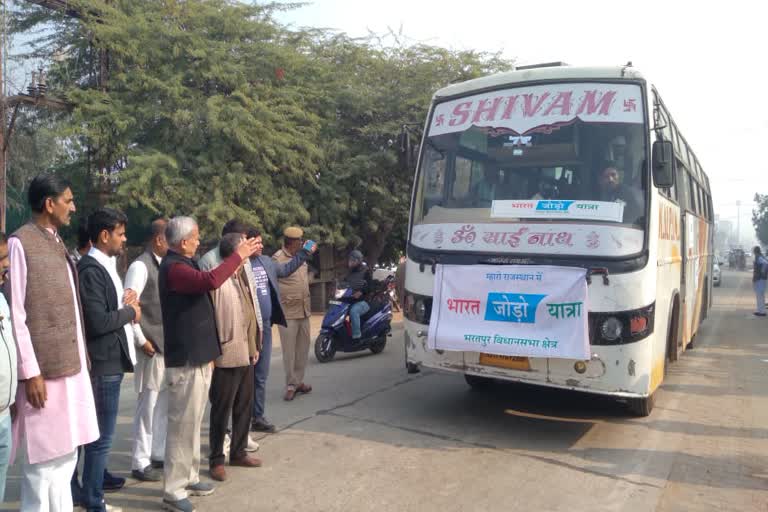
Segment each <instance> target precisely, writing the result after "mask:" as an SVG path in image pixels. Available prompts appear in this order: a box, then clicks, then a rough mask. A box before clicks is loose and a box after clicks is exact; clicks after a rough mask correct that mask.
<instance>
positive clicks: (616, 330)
mask: <svg viewBox="0 0 768 512" xmlns="http://www.w3.org/2000/svg"><path fill="white" fill-rule="evenodd" d="M623 330H624V327H623V326H622V325H621V320H619V319H618V318H616V317H615V316H609V317H608V318H606V319H605V320H603V323H602V325H600V334H601V335H602V337H603V338H604V339H606V340H608V341H616V340H618V339H619V338H621V333H622V331H623Z"/></svg>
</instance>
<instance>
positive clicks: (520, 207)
mask: <svg viewBox="0 0 768 512" xmlns="http://www.w3.org/2000/svg"><path fill="white" fill-rule="evenodd" d="M491 217H492V218H506V219H510V218H512V219H514V218H524V219H587V220H602V221H608V222H621V221H622V219H623V217H624V203H620V202H607V201H567V200H560V199H557V200H552V199H539V200H536V199H529V200H500V201H493V203H492V204H491Z"/></svg>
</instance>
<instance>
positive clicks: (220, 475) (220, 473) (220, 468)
mask: <svg viewBox="0 0 768 512" xmlns="http://www.w3.org/2000/svg"><path fill="white" fill-rule="evenodd" d="M211 478H213V479H214V480H216V481H217V482H223V481H224V480H226V479H227V470H226V469H224V464H217V465H215V466H212V467H211Z"/></svg>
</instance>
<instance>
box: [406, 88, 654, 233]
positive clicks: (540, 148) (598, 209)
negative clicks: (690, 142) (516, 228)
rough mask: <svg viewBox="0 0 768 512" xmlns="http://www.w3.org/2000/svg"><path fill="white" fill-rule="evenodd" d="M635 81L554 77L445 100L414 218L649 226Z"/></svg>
mask: <svg viewBox="0 0 768 512" xmlns="http://www.w3.org/2000/svg"><path fill="white" fill-rule="evenodd" d="M642 105H643V101H642V94H641V89H640V87H639V86H637V85H631V84H554V85H549V86H532V87H520V88H513V89H506V90H503V91H494V92H490V93H483V94H481V95H476V96H471V97H467V98H461V99H458V100H453V101H450V102H445V103H439V104H437V105H436V107H435V108H434V111H433V113H432V118H431V122H430V128H429V131H428V133H427V137H425V141H424V146H423V150H422V158H421V165H420V169H419V177H418V180H419V185H418V191H417V197H416V202H415V205H414V217H413V220H414V224H415V225H419V224H432V225H434V224H451V223H469V222H494V223H498V222H505V221H513V222H517V221H535V222H541V221H544V222H546V221H556V222H559V223H560V222H563V223H582V224H583V223H585V222H588V223H603V224H606V223H608V224H612V225H621V226H623V227H631V228H639V229H644V226H645V224H646V220H647V211H646V203H647V201H646V195H647V188H648V181H649V180H648V171H647V169H648V166H647V164H646V161H645V159H646V139H647V134H646V126H645V120H644V116H643V112H642Z"/></svg>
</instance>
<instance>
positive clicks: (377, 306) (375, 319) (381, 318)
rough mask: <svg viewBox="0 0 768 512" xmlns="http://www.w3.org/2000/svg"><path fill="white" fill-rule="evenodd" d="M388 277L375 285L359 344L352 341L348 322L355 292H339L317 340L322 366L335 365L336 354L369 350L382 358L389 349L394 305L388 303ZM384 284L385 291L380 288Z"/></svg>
mask: <svg viewBox="0 0 768 512" xmlns="http://www.w3.org/2000/svg"><path fill="white" fill-rule="evenodd" d="M393 279H394V278H391V277H388V278H387V280H386V281H384V283H381V282H380V281H374V288H376V290H377V291H376V292H375V293H374V294H373V297H371V299H370V300H369V301H368V304H369V305H370V306H371V309H370V311H368V312H367V313H366V314H364V315H362V316H361V317H360V328H361V329H360V330H361V331H362V334H363V337H362V338H361V339H360V340H359V341H355V340H353V339H352V324H351V323H350V321H349V309H350V308H351V307H352V304H353V300H352V293H353V292H352V290H350V289H348V288H341V289H338V290H337V291H336V294H335V296H334V300H331V301H329V302H328V310H327V311H326V312H325V317H324V318H323V325H322V327H321V329H320V334H319V335H318V336H317V339H315V357H316V358H317V360H318V361H319V362H321V363H327V362H329V361H332V360H333V358H334V357H335V356H336V352H361V351H363V350H370V351H371V352H373V353H374V354H379V353H381V352H382V351H383V350H384V347H386V345H387V337H388V336H390V335H391V334H390V333H391V332H392V325H391V324H392V304H391V302H390V300H389V294H388V286H389V281H390V280H393ZM382 284H383V287H382V286H381V285H382Z"/></svg>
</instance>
